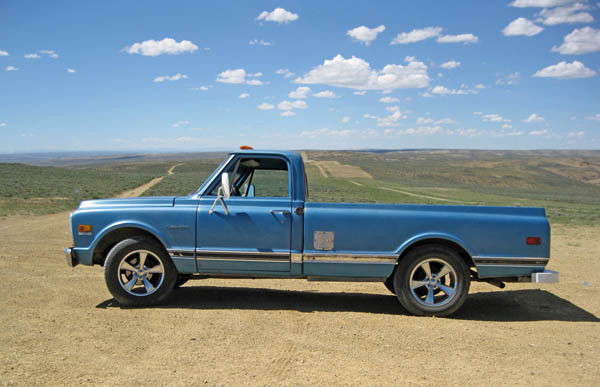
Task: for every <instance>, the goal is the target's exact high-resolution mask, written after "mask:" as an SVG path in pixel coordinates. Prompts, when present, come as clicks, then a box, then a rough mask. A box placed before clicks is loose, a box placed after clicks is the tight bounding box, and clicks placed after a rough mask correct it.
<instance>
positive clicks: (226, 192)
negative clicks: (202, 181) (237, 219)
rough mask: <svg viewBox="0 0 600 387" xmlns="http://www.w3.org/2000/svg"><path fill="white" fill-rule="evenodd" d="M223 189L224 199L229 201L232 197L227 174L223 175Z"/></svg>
mask: <svg viewBox="0 0 600 387" xmlns="http://www.w3.org/2000/svg"><path fill="white" fill-rule="evenodd" d="M221 188H222V189H223V192H222V195H223V197H224V198H225V199H227V200H229V198H230V197H231V185H230V184H229V173H227V172H224V173H223V174H222V175H221Z"/></svg>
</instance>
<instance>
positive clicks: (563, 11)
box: [537, 3, 594, 26]
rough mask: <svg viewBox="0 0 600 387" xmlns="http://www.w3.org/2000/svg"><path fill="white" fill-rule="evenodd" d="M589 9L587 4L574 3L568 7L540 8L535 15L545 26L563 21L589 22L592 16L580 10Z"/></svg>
mask: <svg viewBox="0 0 600 387" xmlns="http://www.w3.org/2000/svg"><path fill="white" fill-rule="evenodd" d="M588 9H590V7H589V6H588V5H587V4H582V3H575V4H573V5H571V6H568V7H558V8H553V9H542V10H541V11H540V12H539V13H538V14H537V16H539V18H538V21H540V22H542V23H544V24H545V25H547V26H553V25H557V24H564V23H591V22H593V21H594V17H593V16H592V15H591V14H589V13H588V12H581V11H585V10H588Z"/></svg>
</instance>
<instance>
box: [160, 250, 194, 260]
mask: <svg viewBox="0 0 600 387" xmlns="http://www.w3.org/2000/svg"><path fill="white" fill-rule="evenodd" d="M167 252H168V253H169V255H170V256H172V257H173V256H174V257H177V258H194V253H195V251H194V249H167Z"/></svg>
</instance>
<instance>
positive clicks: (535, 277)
mask: <svg viewBox="0 0 600 387" xmlns="http://www.w3.org/2000/svg"><path fill="white" fill-rule="evenodd" d="M531 282H533V283H543V284H550V283H557V282H558V272H557V271H554V270H548V269H546V270H544V271H542V272H539V273H531Z"/></svg>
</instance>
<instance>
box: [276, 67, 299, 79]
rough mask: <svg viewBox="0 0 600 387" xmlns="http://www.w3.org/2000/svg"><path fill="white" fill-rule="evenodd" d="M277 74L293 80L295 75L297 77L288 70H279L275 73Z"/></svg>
mask: <svg viewBox="0 0 600 387" xmlns="http://www.w3.org/2000/svg"><path fill="white" fill-rule="evenodd" d="M275 74H277V75H283V76H284V77H285V78H291V77H293V76H294V75H296V74H295V73H293V72H291V71H290V70H288V69H279V70H277V71H275Z"/></svg>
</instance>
